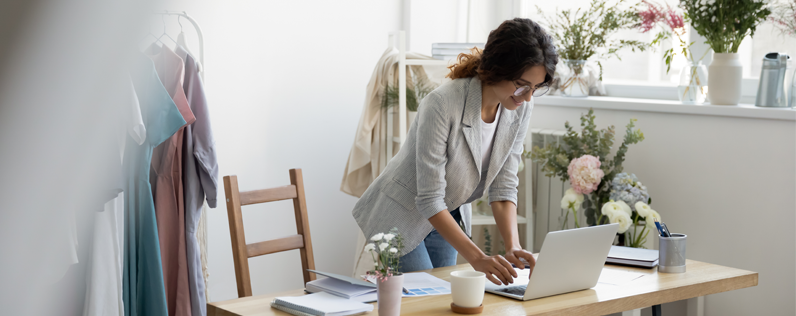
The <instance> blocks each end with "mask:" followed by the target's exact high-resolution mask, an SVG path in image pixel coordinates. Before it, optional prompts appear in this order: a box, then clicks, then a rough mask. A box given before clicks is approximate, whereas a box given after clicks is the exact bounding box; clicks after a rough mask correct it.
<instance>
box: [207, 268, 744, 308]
mask: <svg viewBox="0 0 796 316" xmlns="http://www.w3.org/2000/svg"><path fill="white" fill-rule="evenodd" d="M605 268H606V269H618V270H628V271H635V272H641V273H644V274H646V275H645V276H644V277H641V278H639V279H636V280H634V281H632V282H630V283H627V284H625V285H622V286H601V285H598V286H597V287H595V288H593V289H588V290H583V291H578V292H573V293H567V294H561V295H556V296H551V297H545V298H540V299H535V300H530V301H526V302H521V301H517V300H513V299H510V298H506V297H503V296H498V295H493V294H489V293H486V294H485V296H484V312H483V314H481V315H607V314H612V313H617V312H623V311H629V310H637V309H640V308H645V307H650V306H653V305H658V304H663V303H668V302H674V301H679V300H684V299H690V298H696V297H700V296H705V295H708V294H715V293H721V292H727V291H732V290H737V289H742V288H747V287H752V286H756V285H757V272H751V271H745V270H740V269H735V268H728V267H723V266H719V265H715V264H710V263H704V262H699V261H694V260H687V261H686V271H687V272H686V273H677V274H669V273H660V274H659V273H658V270H657V268H655V269H640V268H630V267H623V266H615V265H605ZM455 270H472V268H471V267H470V265H469V264H461V265H458V266H453V267H446V268H438V269H433V270H427V271H426V272H428V273H430V274H432V275H434V276H436V277H438V278H441V279H443V280H446V281H450V273H451V271H455ZM487 282H488V281H487ZM302 294H304V290H303V289H302V290H294V291H289V292H282V293H272V294H266V295H259V296H252V297H246V298H239V299H234V300H229V301H222V302H214V303H208V304H207V314H208V315H209V316H250V315H258V316H259V315H263V316H264V315H289V314H287V313H283V312H281V311H278V310H275V309H273V308H271V306H270V305H269V304H270V303H271V300H272V299H273V298H274V297H277V296H296V295H302ZM450 303H451V296H450V295H438V296H426V297H409V298H406V297H405V298H403V303H402V304H403V305H402V306H401V315H458V314H454V313H453V312H452V311H451V309H450ZM374 304H375V303H374ZM377 314H378V313H377V310H376V309H375V308H374V310H373V312H371V313H368V314H367V315H377Z"/></svg>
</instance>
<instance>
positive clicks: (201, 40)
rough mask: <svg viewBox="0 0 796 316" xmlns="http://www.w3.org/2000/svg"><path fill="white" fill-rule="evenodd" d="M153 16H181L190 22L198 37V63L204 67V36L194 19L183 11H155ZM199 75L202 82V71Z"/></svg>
mask: <svg viewBox="0 0 796 316" xmlns="http://www.w3.org/2000/svg"><path fill="white" fill-rule="evenodd" d="M154 14H160V15H176V16H181V17H184V18H185V19H186V20H188V21H189V22H191V24H192V25H193V27H194V29H196V34H197V36H198V37H199V63H200V64H201V65H202V67H204V65H205V42H204V35H203V34H202V28H201V27H200V26H199V23H198V22H196V20H194V18H193V17H191V16H190V15H188V13H186V12H185V11H157V12H154ZM186 48H187V47H186ZM199 75H200V76H202V80H204V78H205V76H204V71H202V72H200V73H199Z"/></svg>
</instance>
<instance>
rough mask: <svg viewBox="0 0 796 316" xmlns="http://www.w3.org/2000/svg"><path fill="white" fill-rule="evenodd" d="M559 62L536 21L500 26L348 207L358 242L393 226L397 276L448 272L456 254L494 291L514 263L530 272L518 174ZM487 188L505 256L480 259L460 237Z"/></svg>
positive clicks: (462, 61)
mask: <svg viewBox="0 0 796 316" xmlns="http://www.w3.org/2000/svg"><path fill="white" fill-rule="evenodd" d="M557 63H558V56H557V54H556V51H555V46H554V45H553V40H552V38H551V37H550V36H549V35H548V34H547V33H545V31H544V30H543V29H542V28H541V27H540V26H539V25H538V24H537V23H535V22H533V21H531V20H529V19H520V18H516V19H513V20H508V21H505V22H503V23H502V24H501V25H500V26H499V27H498V28H497V29H495V30H493V31H492V32H490V33H489V38H488V39H487V43H486V46H485V47H484V50H483V52H480V51H478V50H473V52H472V54H462V55H460V56H459V60H458V63H457V64H455V65H453V66H451V67H449V68H450V69H451V73H450V74H449V75H448V76H449V77H450V78H452V79H453V80H452V81H450V82H447V83H445V84H444V85H442V86H440V87H439V88H437V89H436V90H434V91H433V92H431V93H430V94H429V95H428V96H426V98H425V99H423V101H422V103H421V105H420V107H419V110H418V115H417V119H416V121H415V122H414V123H413V124H412V125H411V127H410V129H409V133H408V135H407V139H406V142H405V144H404V145H403V147H402V148H401V150H400V151H399V152H398V153H397V154H396V156H395V157H394V158H393V159H392V160H391V161H390V163H389V164H388V165H387V166H386V168H385V169H384V171H383V172H382V174H381V175H380V176H379V177H378V178H376V180H375V181H374V182H373V183H372V184H371V185H370V187H369V188H368V189H367V191H365V193H364V194H363V195H362V198H361V199H360V200H359V202H357V204H356V206H355V208H354V210H353V215H354V218H355V219H356V221H357V223H358V224H359V227H360V228H361V229H362V231H363V232H364V234H365V236H366V237H370V236H373V235H374V234H376V233H378V232H387V231H389V230H390V229H391V228H393V227H397V228H398V231H399V232H400V233H401V235H402V236H403V237H404V249H403V250H402V251H401V253H400V255H401V268H400V269H401V271H402V272H410V271H417V270H425V269H431V268H438V267H445V266H451V265H454V264H456V255H457V253H461V254H462V256H463V257H464V258H465V259H466V260H467V262H469V263H470V264H471V265H472V266H473V268H474V269H475V270H477V271H481V272H484V273H485V274H486V276H487V279H489V280H490V281H492V282H493V283H495V284H501V283H503V284H510V283H513V278H514V277H516V276H517V273H516V272H515V270H514V269H513V268H512V266H511V264H514V265H516V266H518V267H520V268H524V267H525V263H523V262H522V261H521V260H520V259H524V260H525V261H526V262H528V263H529V264H530V266H531V269H533V266H534V265H535V263H536V261H535V260H534V258H533V256H531V253H529V252H527V251H525V250H523V249H522V247H520V242H519V236H518V233H517V205H516V204H517V185H518V183H519V179H518V177H517V169H518V166H519V163H520V159H522V158H521V155H522V151H523V146H522V144H523V140H524V139H525V134H526V132H527V130H528V124H529V122H530V120H531V109H532V108H533V103H532V102H531V100H532V98H531V97H532V96H533V95H536V96H540V95H542V94H544V93H545V92H547V88H548V85H549V84H550V82H551V80H552V78H553V73H554V72H555V66H556V64H557ZM487 189H488V192H487V193H488V195H489V203H490V206H491V207H492V213H493V214H494V217H495V221H496V223H497V226H498V229H499V230H500V234H501V236H502V237H503V241H504V243H505V245H506V256H505V257H503V256H500V255H497V256H487V255H485V254H484V253H483V252H482V251H481V250H480V249H479V248H478V247H477V246H476V245H475V244H474V243H473V242H472V241H471V240H470V239H469V237H468V235H470V224H471V223H470V219H471V217H472V215H471V214H472V212H471V208H470V204H469V203H470V202H473V201H475V200H476V199H478V198H480V197H481V196H483V194H484V191H485V190H487ZM460 224H461V225H462V226H460ZM463 230H464V231H463Z"/></svg>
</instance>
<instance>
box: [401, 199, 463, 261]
mask: <svg viewBox="0 0 796 316" xmlns="http://www.w3.org/2000/svg"><path fill="white" fill-rule="evenodd" d="M451 216H453V219H454V220H456V223H461V222H462V215H461V214H460V213H459V209H458V208H457V209H455V210H453V211H451ZM457 255H458V252H456V249H455V248H453V246H451V244H450V243H448V241H447V240H445V238H443V237H442V235H440V234H439V232H437V230H436V229H434V230H432V231H431V232H430V233H429V234H428V236H426V238H425V239H423V241H422V242H421V243H420V245H418V246H417V248H415V249H414V250H412V251H410V252H409V253H407V254H405V255H404V256H403V257H401V267H400V269H399V270H400V271H401V272H413V271H419V270H428V269H433V268H439V267H448V266H452V265H456V256H457Z"/></svg>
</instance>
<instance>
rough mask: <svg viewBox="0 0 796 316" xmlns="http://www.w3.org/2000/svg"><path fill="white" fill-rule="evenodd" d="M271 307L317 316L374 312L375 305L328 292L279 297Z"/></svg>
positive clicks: (341, 315) (339, 315)
mask: <svg viewBox="0 0 796 316" xmlns="http://www.w3.org/2000/svg"><path fill="white" fill-rule="evenodd" d="M274 305H276V306H274ZM271 306H272V307H274V308H276V309H279V310H282V311H285V312H288V313H291V312H290V311H288V310H286V309H290V310H293V311H297V312H301V313H304V314H309V315H315V316H344V315H354V314H359V313H364V312H370V311H372V310H373V305H370V304H364V303H361V302H357V301H354V300H349V299H345V298H342V297H339V296H335V295H332V294H329V293H326V292H319V293H314V294H309V295H303V296H283V297H277V298H275V299H274V301H273V302H271ZM280 307H283V308H284V309H283V308H280ZM294 315H296V314H294Z"/></svg>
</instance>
